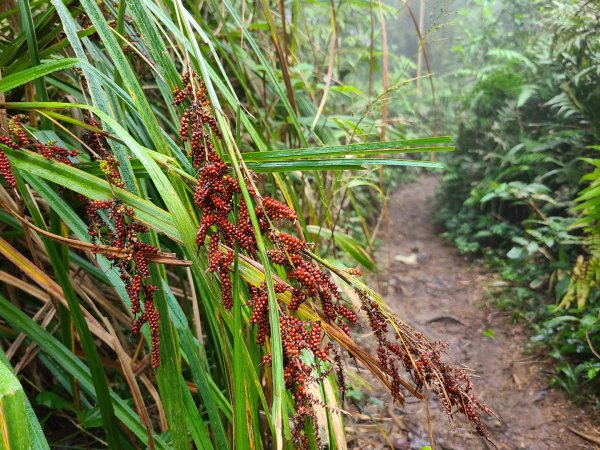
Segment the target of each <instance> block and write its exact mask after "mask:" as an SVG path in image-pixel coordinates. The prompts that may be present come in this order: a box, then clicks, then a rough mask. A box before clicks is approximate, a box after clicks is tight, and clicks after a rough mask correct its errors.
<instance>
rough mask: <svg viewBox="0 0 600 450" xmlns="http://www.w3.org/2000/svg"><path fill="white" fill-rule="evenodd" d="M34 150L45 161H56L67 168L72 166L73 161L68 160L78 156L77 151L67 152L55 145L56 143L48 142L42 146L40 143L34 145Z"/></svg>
mask: <svg viewBox="0 0 600 450" xmlns="http://www.w3.org/2000/svg"><path fill="white" fill-rule="evenodd" d="M36 148H37V149H38V150H39V152H40V153H41V154H42V155H43V156H44V158H46V159H50V160H54V161H58V162H60V163H63V164H67V165H69V166H72V165H73V161H71V159H70V158H74V157H75V156H77V155H78V154H79V152H78V151H77V150H68V149H66V148H64V147H61V146H60V145H57V144H56V142H53V141H50V142H47V143H46V144H42V143H41V142H40V143H38V144H36Z"/></svg>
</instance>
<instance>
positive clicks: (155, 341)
mask: <svg viewBox="0 0 600 450" xmlns="http://www.w3.org/2000/svg"><path fill="white" fill-rule="evenodd" d="M86 211H87V216H88V220H89V223H88V234H89V235H90V236H91V237H92V241H93V242H94V243H97V242H98V239H99V238H100V237H101V234H102V230H104V229H105V228H107V227H108V231H106V232H105V235H106V237H107V242H106V243H107V245H110V246H112V247H115V248H116V249H117V250H118V256H115V255H108V256H107V258H108V259H109V260H110V261H112V263H113V265H114V266H115V267H116V268H117V269H118V270H119V275H120V277H121V279H122V280H123V282H124V283H125V289H126V291H127V294H128V295H129V298H130V299H131V312H132V313H133V314H134V315H137V314H139V313H140V312H141V309H142V308H141V303H142V300H143V303H144V311H143V313H142V314H141V315H140V316H139V317H138V318H137V319H136V320H135V322H134V323H133V332H134V333H137V332H139V330H140V328H141V327H142V325H143V324H144V323H146V322H147V323H148V325H149V326H150V331H151V337H152V358H151V363H152V367H153V368H156V367H158V366H159V364H160V353H159V348H160V345H159V344H160V343H159V326H158V325H159V318H160V317H159V313H158V310H157V309H156V306H155V304H154V292H155V291H156V290H157V289H158V288H157V287H156V286H155V285H153V284H151V283H150V269H149V258H150V257H151V256H154V255H156V254H157V253H158V248H156V247H154V246H153V245H151V244H146V243H144V242H141V241H140V240H139V238H138V235H139V234H143V233H146V232H147V231H148V228H147V227H146V226H145V225H143V224H141V223H139V222H136V221H135V215H134V211H133V209H132V208H130V207H128V206H126V205H124V204H123V203H122V202H121V201H120V200H105V201H99V200H88V201H87V202H86ZM100 211H106V212H107V213H108V218H109V219H111V221H112V223H111V224H110V225H108V224H106V223H105V222H104V220H103V218H102V216H101V214H100Z"/></svg>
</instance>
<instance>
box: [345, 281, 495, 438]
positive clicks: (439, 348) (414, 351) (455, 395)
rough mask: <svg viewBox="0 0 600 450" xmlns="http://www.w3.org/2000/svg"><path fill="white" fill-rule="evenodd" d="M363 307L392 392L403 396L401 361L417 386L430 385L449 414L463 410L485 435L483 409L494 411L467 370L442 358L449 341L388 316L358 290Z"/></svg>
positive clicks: (490, 412) (395, 395) (419, 388)
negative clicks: (432, 339) (432, 338)
mask: <svg viewBox="0 0 600 450" xmlns="http://www.w3.org/2000/svg"><path fill="white" fill-rule="evenodd" d="M357 293H358V295H359V298H360V300H361V308H362V309H363V310H364V311H365V312H366V314H367V317H368V319H369V326H370V328H371V330H372V331H373V334H374V335H375V336H376V338H377V341H378V347H377V357H378V359H379V362H380V364H381V366H382V367H383V368H384V370H385V371H386V372H387V374H388V375H389V376H390V378H391V393H392V396H393V397H394V398H395V399H400V398H401V397H400V386H401V379H400V375H399V373H398V368H399V366H400V365H401V366H402V367H403V368H404V369H405V370H406V371H407V372H408V373H409V374H410V375H411V378H412V380H413V382H414V383H415V386H416V389H417V390H423V389H424V388H428V389H430V390H432V391H433V392H435V393H436V395H437V396H438V398H439V400H440V403H441V404H442V406H443V408H444V409H445V411H446V413H447V414H448V415H449V416H452V414H453V413H454V409H455V408H456V410H457V411H458V412H460V413H462V414H464V415H465V416H466V417H467V419H468V420H469V421H471V422H473V424H474V425H475V429H476V430H477V431H478V432H479V434H481V435H482V436H484V437H486V438H487V437H488V434H487V430H486V429H485V426H484V425H483V424H482V422H481V416H480V413H485V414H493V413H492V411H490V409H489V408H487V407H486V406H485V405H483V404H482V403H481V402H479V401H478V400H477V399H476V398H475V395H474V394H473V393H472V390H473V383H472V382H471V379H470V376H469V374H468V373H467V371H466V370H465V369H463V368H460V367H456V366H453V365H450V364H448V363H446V362H444V361H443V360H442V352H443V351H444V349H445V348H446V347H447V344H445V343H442V342H439V341H435V342H433V343H432V342H429V341H428V340H427V339H426V338H425V337H424V336H423V334H422V333H419V332H416V331H414V330H413V329H412V328H410V327H409V326H408V325H406V324H405V323H403V322H400V321H399V320H397V319H395V318H394V317H390V316H386V315H385V314H384V313H383V311H382V309H381V306H380V305H379V304H378V303H377V302H375V301H374V300H372V299H371V298H370V297H369V296H368V295H367V294H366V293H365V292H361V291H357ZM390 321H392V322H393V325H394V327H393V335H394V337H395V341H392V340H390V339H389V337H388V334H389V333H388V324H390Z"/></svg>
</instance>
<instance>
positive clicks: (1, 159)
mask: <svg viewBox="0 0 600 450" xmlns="http://www.w3.org/2000/svg"><path fill="white" fill-rule="evenodd" d="M9 143H12V141H11V140H10V138H9V137H8V136H0V144H4V145H6V146H7V147H11V148H12V147H13V146H12V145H9ZM17 148H19V147H18V146H17ZM0 176H2V178H4V181H6V184H7V185H8V187H10V188H13V189H14V188H16V187H17V179H16V178H15V176H14V175H13V173H12V169H11V167H10V161H9V160H8V156H6V153H4V152H3V151H2V149H1V148H0Z"/></svg>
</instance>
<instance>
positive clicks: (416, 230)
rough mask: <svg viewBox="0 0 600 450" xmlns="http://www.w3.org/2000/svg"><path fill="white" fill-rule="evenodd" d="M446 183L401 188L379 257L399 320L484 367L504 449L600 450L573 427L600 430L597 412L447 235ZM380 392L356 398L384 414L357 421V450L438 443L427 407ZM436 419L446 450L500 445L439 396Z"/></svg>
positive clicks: (365, 410)
mask: <svg viewBox="0 0 600 450" xmlns="http://www.w3.org/2000/svg"><path fill="white" fill-rule="evenodd" d="M437 183H438V179H437V178H436V177H434V176H424V177H422V178H420V180H419V181H417V182H415V183H412V184H408V185H405V186H403V187H401V188H400V189H399V190H398V191H397V192H396V193H395V194H394V195H393V198H392V199H391V202H390V205H389V214H390V218H391V221H390V222H391V225H390V227H391V233H390V236H389V237H388V239H387V242H385V244H384V245H382V246H381V249H380V255H379V261H380V264H383V262H384V261H386V257H387V255H386V252H388V251H389V254H390V255H391V259H390V261H391V262H390V263H389V267H388V268H387V269H388V270H387V271H386V274H385V275H384V276H383V277H382V280H384V281H386V284H384V285H382V290H383V293H384V296H385V297H386V299H387V301H388V303H389V304H390V305H391V306H392V308H393V309H394V310H395V311H396V313H397V315H398V316H399V317H401V318H402V319H403V320H405V321H406V322H407V323H409V324H410V325H411V326H413V327H414V328H416V329H417V330H419V331H424V332H425V333H426V335H428V336H429V337H430V338H431V339H440V340H444V341H446V342H449V343H450V344H451V345H450V348H449V355H450V358H451V359H452V360H453V361H454V362H455V363H459V364H464V365H466V366H468V367H469V368H470V369H473V370H474V371H475V377H474V383H475V386H476V392H477V393H478V395H479V398H480V399H481V400H483V402H484V403H485V404H487V405H488V406H489V407H490V408H491V409H492V410H494V411H495V412H496V413H497V414H498V416H499V417H500V418H501V419H502V421H501V422H499V421H497V420H496V419H490V420H486V424H487V426H488V428H489V429H490V433H491V436H492V439H493V441H494V442H495V443H496V445H497V446H498V448H501V449H529V450H542V449H565V450H570V449H591V448H595V447H594V446H593V445H592V444H590V443H589V442H587V441H585V440H583V439H581V438H580V437H578V436H576V435H575V434H573V433H572V432H571V431H569V427H572V428H576V429H580V430H587V432H593V431H598V430H597V429H594V427H593V425H592V418H591V417H589V416H590V413H589V412H588V413H587V414H586V412H585V411H584V410H582V409H580V408H578V407H577V406H575V405H573V404H572V403H571V402H570V401H569V400H568V398H567V397H566V396H565V395H564V394H563V393H562V392H560V391H558V390H556V389H551V388H550V387H549V373H548V372H549V370H548V365H547V361H541V360H540V358H539V357H536V356H532V355H527V354H525V353H524V349H525V346H526V344H527V340H528V332H527V329H526V328H525V327H523V326H521V325H517V324H514V323H511V321H510V317H508V315H507V314H505V313H502V312H500V311H498V310H497V309H495V308H494V307H492V306H487V305H486V304H485V291H486V286H489V285H490V283H491V282H492V281H493V278H492V276H491V275H490V274H488V273H486V272H485V270H484V269H483V268H481V267H478V266H476V265H474V264H473V263H472V262H469V261H468V260H466V259H465V258H463V257H462V256H460V255H459V254H458V253H457V251H456V250H455V249H454V248H452V247H451V246H449V245H447V244H445V243H444V242H443V240H442V239H441V238H440V237H439V235H438V233H437V230H436V229H435V226H434V225H433V223H432V219H431V216H432V213H433V210H434V207H435V205H434V193H435V188H436V186H437ZM398 256H400V257H399V258H396V257H398ZM397 259H400V260H403V261H398V260H397ZM489 330H493V331H489ZM484 332H486V333H485V334H487V335H488V336H486V335H485V334H484ZM492 333H493V337H492V336H491V334H492ZM363 375H364V373H363ZM371 396H372V397H371V401H368V400H367V401H362V402H355V403H354V406H352V408H355V411H356V410H358V412H360V413H362V414H365V415H369V416H371V417H375V418H378V419H379V424H378V425H375V426H374V425H368V423H367V422H368V421H366V420H364V421H361V420H360V419H359V420H355V421H354V422H350V423H349V427H348V428H349V437H350V438H351V439H352V440H351V442H350V444H351V445H350V446H351V448H361V449H384V448H388V449H389V448H395V449H406V450H409V449H420V448H421V447H422V446H425V445H429V432H428V429H427V428H428V427H427V412H426V407H425V405H424V404H423V403H422V402H418V401H416V400H411V399H410V398H407V402H406V404H405V405H403V406H396V405H392V404H391V399H390V396H389V395H388V394H384V393H382V392H381V391H375V392H373V393H372V394H371ZM373 398H379V399H380V400H381V401H376V400H373ZM382 402H383V404H384V405H385V406H383V407H382ZM429 416H430V420H431V422H430V423H431V428H432V430H433V435H434V438H435V444H436V448H437V449H446V450H450V449H486V448H492V446H491V445H489V444H488V443H486V442H484V440H483V439H482V438H480V437H478V436H477V435H475V434H473V433H472V432H471V428H470V427H469V426H468V425H467V424H465V423H464V422H460V421H458V422H456V423H455V427H454V430H453V429H452V428H451V427H450V425H449V423H448V419H447V417H446V415H445V414H444V413H443V412H442V411H441V409H440V407H439V404H438V403H437V401H435V400H433V399H432V400H431V401H430V406H429ZM596 419H598V418H596ZM598 422H599V421H598V420H596V425H598Z"/></svg>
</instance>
